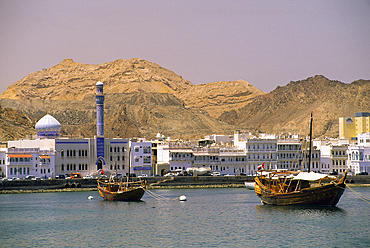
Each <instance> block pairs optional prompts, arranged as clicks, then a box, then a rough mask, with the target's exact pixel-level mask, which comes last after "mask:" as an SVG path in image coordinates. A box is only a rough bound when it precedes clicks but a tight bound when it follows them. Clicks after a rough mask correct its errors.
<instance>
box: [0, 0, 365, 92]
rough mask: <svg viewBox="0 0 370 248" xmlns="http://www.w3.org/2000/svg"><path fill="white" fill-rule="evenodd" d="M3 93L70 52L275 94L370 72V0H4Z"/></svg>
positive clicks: (77, 57) (0, 12)
mask: <svg viewBox="0 0 370 248" xmlns="http://www.w3.org/2000/svg"><path fill="white" fill-rule="evenodd" d="M0 39H1V40H0V93H2V92H3V91H5V90H6V88H7V87H8V86H9V85H11V84H13V83H16V82H17V81H18V80H21V79H22V78H24V77H25V76H27V75H28V74H30V73H32V72H35V71H41V70H42V69H43V68H50V67H52V66H54V65H56V64H58V63H60V62H61V61H62V60H63V59H65V58H71V59H73V60H74V61H75V62H80V63H84V64H101V63H105V62H113V61H115V60H117V59H131V58H142V59H145V60H148V61H151V62H154V63H156V64H158V65H160V66H162V67H164V68H167V69H169V70H171V71H173V72H174V73H176V74H178V75H180V76H182V77H183V78H184V79H186V80H189V81H190V82H192V83H193V84H195V85H198V84H203V83H211V82H216V81H235V80H239V79H242V80H245V81H248V82H249V83H250V84H252V85H253V86H255V87H257V88H259V89H261V90H263V91H265V92H271V91H272V90H274V89H275V88H276V87H277V86H285V85H287V84H288V83H289V82H290V81H297V80H303V79H306V78H308V77H312V76H315V75H324V76H325V77H327V78H329V79H331V80H339V81H341V82H344V83H351V82H353V81H355V80H358V79H370V0H356V1H352V0H332V1H331V0H310V1H309V0H306V1H303V0H302V1H300V0H279V1H277V0H240V1H238V0H224V1H220V0H209V1H207V0H194V1H193V0H187V1H176V0H151V1H146V0H140V1H139V0H133V1H131V0H103V1H100V0H81V1H79V0H63V1H60V0H57V1H55V0H0Z"/></svg>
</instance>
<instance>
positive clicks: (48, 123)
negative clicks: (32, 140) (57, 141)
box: [35, 114, 62, 136]
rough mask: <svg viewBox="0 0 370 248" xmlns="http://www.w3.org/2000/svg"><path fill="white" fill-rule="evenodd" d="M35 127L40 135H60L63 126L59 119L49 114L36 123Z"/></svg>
mask: <svg viewBox="0 0 370 248" xmlns="http://www.w3.org/2000/svg"><path fill="white" fill-rule="evenodd" d="M35 128H36V131H37V135H38V136H59V131H60V130H61V129H62V126H61V125H60V123H59V121H57V119H55V118H54V117H53V116H51V115H49V114H47V115H45V116H44V117H42V118H41V119H40V120H39V121H38V122H37V123H36V126H35Z"/></svg>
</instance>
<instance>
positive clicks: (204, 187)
mask: <svg viewBox="0 0 370 248" xmlns="http://www.w3.org/2000/svg"><path fill="white" fill-rule="evenodd" d="M346 185H347V186H348V184H346ZM349 187H351V188H352V187H353V188H355V187H370V184H350V186H349ZM206 188H210V189H211V188H245V185H244V184H219V185H217V184H214V185H171V186H169V185H167V186H150V185H149V186H147V189H149V190H150V189H206ZM83 191H98V188H95V187H94V188H63V189H16V190H0V194H24V193H55V192H83Z"/></svg>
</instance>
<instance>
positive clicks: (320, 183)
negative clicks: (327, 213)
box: [255, 170, 347, 207]
mask: <svg viewBox="0 0 370 248" xmlns="http://www.w3.org/2000/svg"><path fill="white" fill-rule="evenodd" d="M346 175H347V173H346V172H345V173H344V175H343V177H342V178H341V179H340V180H338V179H337V178H336V177H334V176H330V175H326V174H320V173H314V172H297V171H279V170H276V171H261V172H260V173H259V175H258V176H257V177H256V178H255V182H256V184H255V192H256V195H257V196H259V197H260V198H261V201H262V203H263V204H269V205H278V206H287V205H307V206H330V207H334V206H335V205H336V204H337V203H338V201H339V199H340V197H341V196H342V194H343V192H344V189H345V187H346V185H345V180H346Z"/></svg>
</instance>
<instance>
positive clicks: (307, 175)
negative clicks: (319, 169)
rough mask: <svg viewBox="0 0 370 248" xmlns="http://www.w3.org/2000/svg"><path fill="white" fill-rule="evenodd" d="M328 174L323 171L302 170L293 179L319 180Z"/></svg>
mask: <svg viewBox="0 0 370 248" xmlns="http://www.w3.org/2000/svg"><path fill="white" fill-rule="evenodd" d="M327 176H328V175H326V174H321V173H315V172H313V171H311V172H300V173H299V174H298V175H296V176H295V177H294V178H293V179H295V180H306V181H317V180H320V179H322V178H325V177H327Z"/></svg>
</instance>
